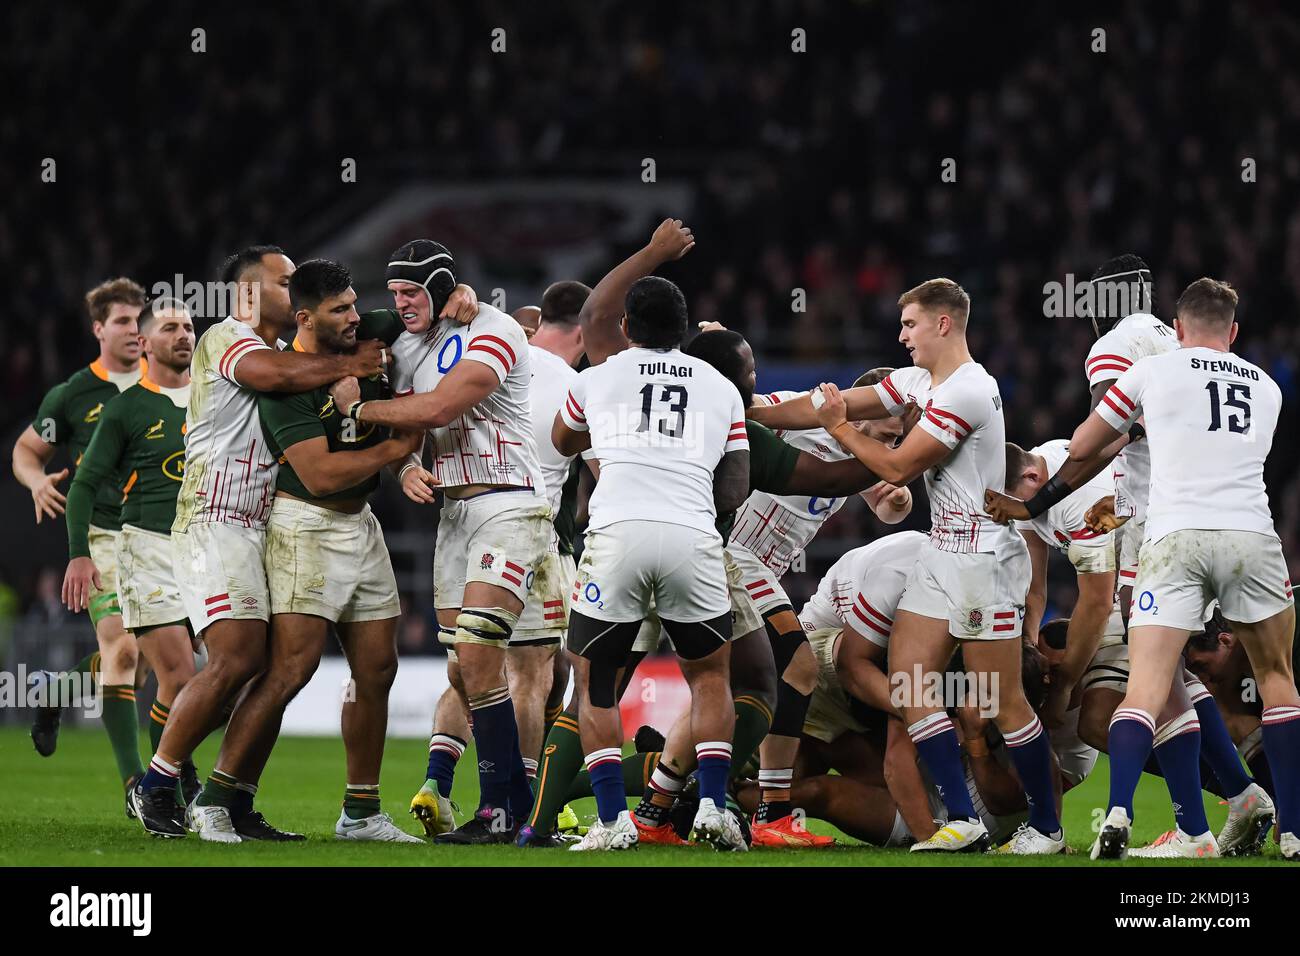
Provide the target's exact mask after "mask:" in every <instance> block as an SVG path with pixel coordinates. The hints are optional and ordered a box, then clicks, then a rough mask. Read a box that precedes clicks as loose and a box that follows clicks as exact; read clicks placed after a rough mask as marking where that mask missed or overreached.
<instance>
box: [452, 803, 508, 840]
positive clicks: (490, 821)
mask: <svg viewBox="0 0 1300 956" xmlns="http://www.w3.org/2000/svg"><path fill="white" fill-rule="evenodd" d="M518 832H519V828H518V827H516V826H513V825H510V826H502V825H501V822H500V820H499V819H498V818H497V816H496V814H495V812H494V811H493V810H492V808H491V807H484V808H483V809H482V810H480V811H478V813H476V814H474V816H472V817H470V818H469V819H468V820H466V821H465V822H464V823H462V824H461V825H460V826H458V827H457V828H456V829H454V830H452V831H451V832H450V833H439V834H438V835H437V836H436V837H434V838H433V842H434V843H440V844H451V845H453V846H479V845H481V844H487V843H514V842H515V836H516V835H517V834H518Z"/></svg>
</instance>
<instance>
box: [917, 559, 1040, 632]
mask: <svg viewBox="0 0 1300 956" xmlns="http://www.w3.org/2000/svg"><path fill="white" fill-rule="evenodd" d="M1019 544H1020V547H1018V548H1015V549H1008V550H1007V552H1006V553H1005V554H985V553H979V552H973V553H966V554H954V553H952V552H950V551H939V550H938V549H936V548H935V547H934V546H933V545H926V547H925V548H924V549H923V550H922V551H921V555H920V557H919V558H918V559H917V562H916V564H915V565H913V567H912V570H911V573H910V574H908V576H907V584H906V585H905V586H904V588H903V596H902V599H901V600H900V601H899V602H898V610H900V611H911V612H912V613H913V614H920V615H921V616H922V617H930V618H937V619H939V620H946V621H947V622H948V629H949V633H951V634H952V636H953V637H955V638H958V639H960V640H963V641H968V640H977V641H998V640H1011V639H1013V638H1018V637H1020V628H1021V625H1022V624H1023V623H1024V617H1025V595H1026V593H1027V592H1028V590H1029V576H1030V568H1029V549H1028V548H1027V547H1026V546H1025V544H1024V542H1023V541H1020V542H1019Z"/></svg>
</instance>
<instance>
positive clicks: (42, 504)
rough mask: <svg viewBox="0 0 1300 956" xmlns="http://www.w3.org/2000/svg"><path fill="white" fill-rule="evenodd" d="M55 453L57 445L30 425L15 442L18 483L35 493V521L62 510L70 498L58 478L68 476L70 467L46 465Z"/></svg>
mask: <svg viewBox="0 0 1300 956" xmlns="http://www.w3.org/2000/svg"><path fill="white" fill-rule="evenodd" d="M53 457H54V446H53V445H51V444H50V443H49V442H47V441H45V440H44V439H43V438H41V436H40V435H38V434H36V429H34V428H32V427H31V426H30V425H28V426H27V428H26V430H25V431H23V433H22V434H21V435H19V436H18V441H16V442H14V451H13V458H12V462H13V473H14V477H15V478H17V479H18V483H19V484H20V485H22V486H23V487H24V488H26V489H27V490H28V491H30V492H31V493H32V504H33V505H34V506H35V508H36V523H37V524H40V523H41V519H42V518H45V517H49V518H57V517H58V516H59V515H61V514H63V510H64V508H65V506H66V505H67V499H66V498H64V496H63V493H62V492H60V491H59V488H58V485H59V482H61V481H63V480H64V479H65V478H67V477H68V469H66V468H64V469H62V470H60V471H55V472H47V471H46V470H45V466H46V465H48V464H49V463H50V459H52V458H53Z"/></svg>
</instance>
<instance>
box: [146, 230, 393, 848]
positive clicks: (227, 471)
mask: <svg viewBox="0 0 1300 956" xmlns="http://www.w3.org/2000/svg"><path fill="white" fill-rule="evenodd" d="M293 269H294V264H293V262H292V260H290V259H289V257H288V256H287V255H285V254H284V251H283V250H281V249H280V248H279V247H277V246H269V245H261V246H250V247H248V248H246V249H243V250H241V251H239V252H237V253H235V254H234V255H232V256H231V257H230V258H229V259H227V260H226V262H225V264H224V265H223V267H222V274H221V279H222V281H223V282H224V283H225V284H226V288H227V289H230V290H233V292H234V302H233V310H232V314H231V315H229V316H228V317H227V318H226V319H224V320H223V321H221V322H218V323H216V324H215V325H213V326H212V327H211V328H209V329H208V330H207V331H206V332H204V333H203V335H202V336H201V337H200V338H199V341H198V345H197V346H196V348H195V352H194V358H193V362H192V363H191V376H192V377H191V386H190V402H189V406H188V409H187V412H186V418H185V427H186V432H185V452H186V463H185V476H184V479H183V480H182V482H181V488H180V493H179V496H178V498H177V502H176V520H175V521H174V522H173V524H172V539H171V543H172V555H173V566H174V574H175V578H176V583H177V584H179V585H180V589H181V596H182V599H183V600H184V603H185V609H186V613H187V615H188V617H189V620H190V625H191V627H192V629H193V630H194V633H195V634H196V635H201V636H202V637H203V638H204V642H205V644H206V645H207V649H208V662H207V665H206V666H205V667H204V668H203V670H201V671H199V673H198V674H196V675H195V676H194V678H193V679H192V680H191V681H190V682H189V683H188V684H186V685H185V688H184V690H182V691H181V693H180V694H179V695H178V696H177V698H176V700H175V701H174V702H173V704H172V710H171V714H170V715H169V717H168V720H167V726H166V727H165V728H164V729H163V734H162V738H161V739H160V741H159V743H158V747H157V751H156V752H155V754H154V757H153V760H152V761H151V762H150V765H149V769H148V771H147V772H146V773H145V775H144V777H143V778H142V779H141V780H140V782H139V784H137V785H136V787H135V789H134V790H133V791H132V793H133V803H134V806H135V809H136V812H137V814H138V815H139V817H140V822H141V824H142V825H143V826H144V828H145V831H146V832H148V833H151V834H153V835H155V836H162V837H183V836H184V835H185V833H186V827H185V821H184V820H183V819H182V817H181V814H180V813H179V812H178V807H177V805H176V800H175V791H176V781H177V778H178V777H179V775H180V772H181V765H182V764H183V763H184V762H185V761H186V760H188V759H189V758H190V756H191V755H192V754H193V752H194V749H195V748H196V747H197V746H198V745H199V743H200V742H201V741H202V740H203V739H204V738H205V737H206V736H207V735H208V733H209V732H211V730H212V729H213V728H214V727H215V726H216V725H217V723H218V720H219V716H220V714H221V713H222V711H223V709H224V708H225V706H226V705H227V703H228V702H229V701H230V700H231V699H232V698H233V697H234V695H235V694H236V693H237V692H238V691H239V690H240V689H241V688H243V687H244V685H245V684H247V683H248V681H249V680H250V679H251V678H253V677H254V676H255V675H257V674H259V673H260V672H261V671H263V670H264V669H265V667H266V663H267V652H268V629H267V621H268V619H269V615H270V599H269V594H268V590H267V582H266V571H265V569H264V561H263V558H264V555H263V552H264V548H265V538H266V521H267V518H268V516H269V514H270V510H271V502H272V499H273V488H274V483H275V476H276V468H277V462H276V459H275V457H274V456H273V455H272V454H271V453H270V451H269V450H268V449H267V447H266V442H265V440H264V438H263V435H262V428H261V422H260V421H259V419H258V416H257V393H258V392H259V391H269V392H294V393H296V392H306V391H310V390H312V389H315V388H319V387H321V386H322V385H328V384H329V383H331V382H334V381H336V380H338V379H340V378H343V377H346V376H352V375H357V376H360V377H362V378H366V377H369V376H371V375H375V374H378V373H379V372H381V371H382V370H383V366H384V359H385V357H386V356H385V355H384V351H385V349H384V347H383V345H382V344H381V343H379V342H373V341H372V342H365V343H361V344H360V345H359V346H358V348H357V351H356V352H355V353H354V354H352V355H312V354H309V353H306V352H294V351H280V350H278V349H276V348H275V347H274V346H275V344H276V342H277V341H278V340H279V339H280V338H281V337H285V336H288V337H292V331H293V328H294V319H293V311H292V309H291V308H290V305H289V278H290V276H291V275H292V274H293ZM244 719H245V715H243V714H241V708H239V707H236V708H235V710H234V712H233V714H232V715H231V718H230V725H229V727H228V729H227V735H226V738H225V741H223V748H224V744H225V743H226V742H229V741H232V740H234V741H237V740H239V739H240V738H241V736H242V735H243V734H244V730H243V728H242V727H241V724H242V723H243V721H244ZM256 790H257V788H256V786H255V785H254V784H252V783H250V782H247V781H241V780H240V779H239V778H238V777H237V776H235V775H234V774H233V773H231V772H230V771H229V768H228V767H227V765H226V763H225V762H224V750H223V753H222V754H219V755H218V757H217V764H216V767H215V768H214V769H213V772H212V775H211V776H210V777H209V778H208V781H207V783H206V784H205V786H204V789H203V792H202V793H200V794H199V796H198V797H197V798H196V801H195V803H194V805H193V807H192V812H191V813H190V814H189V816H190V820H191V822H192V824H193V825H194V826H195V828H196V829H197V831H198V833H199V836H200V837H201V838H202V839H205V840H212V841H216V842H224V843H235V842H238V841H239V840H240V839H241V838H246V839H301V837H300V836H299V835H297V834H287V833H284V832H282V831H279V830H276V829H275V828H274V827H271V826H270V824H268V823H267V822H266V821H265V819H263V818H262V816H261V814H260V813H258V812H257V811H255V810H253V797H254V794H255V793H256Z"/></svg>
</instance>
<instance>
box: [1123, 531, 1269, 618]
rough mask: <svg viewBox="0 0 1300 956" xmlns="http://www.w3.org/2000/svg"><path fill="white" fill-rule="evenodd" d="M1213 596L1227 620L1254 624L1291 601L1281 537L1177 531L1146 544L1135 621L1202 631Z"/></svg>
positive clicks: (1136, 590) (1131, 615)
mask: <svg viewBox="0 0 1300 956" xmlns="http://www.w3.org/2000/svg"><path fill="white" fill-rule="evenodd" d="M1215 599H1217V600H1218V602H1219V607H1220V609H1221V610H1222V611H1223V616H1224V617H1226V618H1227V619H1228V620H1229V621H1234V622H1237V623H1241V624H1254V623H1255V622H1256V621H1262V620H1264V619H1265V618H1270V617H1272V616H1273V615H1274V614H1278V613H1280V612H1281V611H1284V610H1285V609H1286V608H1288V607H1290V606H1291V605H1292V603H1293V600H1292V597H1291V574H1290V572H1289V571H1288V570H1287V564H1286V558H1285V557H1284V556H1283V555H1282V542H1281V541H1279V540H1278V539H1277V538H1276V537H1274V536H1273V535H1267V534H1259V533H1258V532H1254V531H1200V530H1185V531H1174V532H1171V533H1170V534H1167V535H1165V536H1164V537H1163V538H1161V539H1160V540H1159V541H1148V542H1146V543H1145V544H1144V545H1143V546H1142V561H1141V564H1140V566H1139V568H1138V577H1137V584H1136V586H1135V587H1134V588H1133V608H1132V610H1131V611H1130V612H1129V621H1128V626H1129V630H1130V633H1131V632H1132V629H1133V628H1135V627H1141V626H1143V625H1158V626H1162V627H1176V628H1181V629H1183V630H1186V631H1193V632H1195V631H1199V630H1201V629H1202V628H1203V626H1204V624H1205V617H1206V614H1205V610H1206V608H1207V607H1208V606H1209V604H1210V603H1211V602H1212V601H1214V600H1215Z"/></svg>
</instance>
